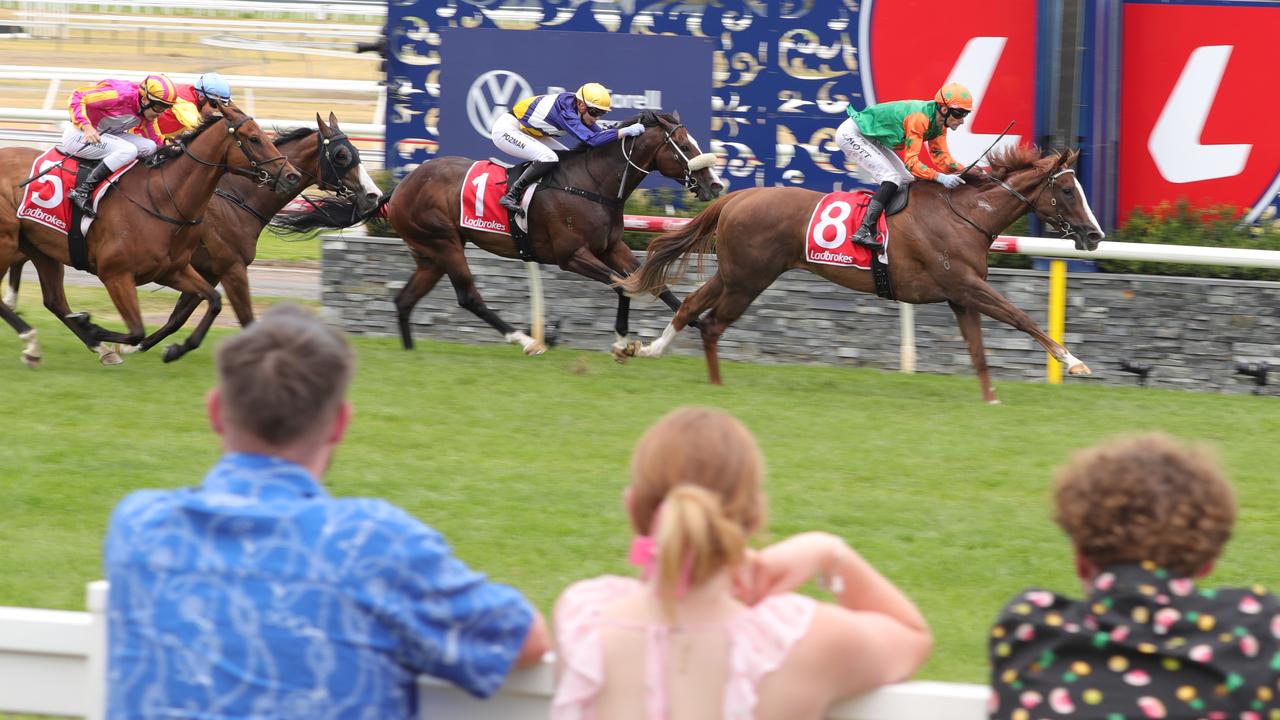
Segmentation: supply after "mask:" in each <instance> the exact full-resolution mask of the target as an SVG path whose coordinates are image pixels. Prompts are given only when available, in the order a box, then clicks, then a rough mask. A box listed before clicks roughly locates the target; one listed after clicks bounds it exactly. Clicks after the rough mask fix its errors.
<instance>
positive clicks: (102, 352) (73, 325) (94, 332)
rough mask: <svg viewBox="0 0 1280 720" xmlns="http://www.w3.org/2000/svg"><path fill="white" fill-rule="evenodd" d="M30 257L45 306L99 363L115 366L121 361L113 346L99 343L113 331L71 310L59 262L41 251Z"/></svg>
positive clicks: (83, 314)
mask: <svg viewBox="0 0 1280 720" xmlns="http://www.w3.org/2000/svg"><path fill="white" fill-rule="evenodd" d="M30 257H31V262H32V263H33V264H34V265H35V266H36V273H37V274H38V275H39V276H40V294H41V296H42V297H43V300H44V306H45V308H46V309H47V310H48V311H49V312H51V313H53V315H54V317H56V318H58V319H59V320H61V321H62V324H63V325H66V326H67V328H68V329H69V330H71V332H72V333H74V334H75V336H76V337H78V338H80V342H82V343H84V346H85V347H86V348H88V349H89V350H91V351H93V352H95V353H97V354H98V357H99V358H100V359H101V360H102V364H103V365H119V364H120V363H121V362H123V361H122V360H121V359H120V355H119V354H118V353H116V351H115V350H114V349H112V348H111V347H109V346H108V345H105V344H104V343H103V340H105V339H107V338H108V336H109V335H113V334H117V333H111V332H110V331H109V330H107V329H106V328H102V327H99V326H98V325H95V324H94V323H93V322H91V321H90V318H89V313H87V312H78V313H73V312H71V306H70V305H69V304H68V303H67V294H66V291H65V290H64V289H63V287H62V280H63V277H65V272H66V268H64V267H63V265H62V263H60V262H58V261H57V260H54V259H53V258H50V257H48V256H47V255H42V254H36V253H31V254H30Z"/></svg>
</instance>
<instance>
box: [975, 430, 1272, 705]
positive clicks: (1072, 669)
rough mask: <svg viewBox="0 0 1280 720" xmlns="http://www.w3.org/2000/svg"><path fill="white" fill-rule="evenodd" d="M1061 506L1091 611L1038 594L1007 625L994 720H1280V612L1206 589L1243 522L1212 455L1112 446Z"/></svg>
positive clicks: (1098, 452)
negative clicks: (1233, 531)
mask: <svg viewBox="0 0 1280 720" xmlns="http://www.w3.org/2000/svg"><path fill="white" fill-rule="evenodd" d="M1054 503H1055V512H1054V519H1055V521H1056V522H1057V523H1058V525H1059V526H1060V527H1061V528H1062V529H1063V531H1064V532H1065V533H1066V534H1067V536H1068V537H1069V538H1070V540H1071V544H1072V546H1073V548H1074V550H1075V569H1076V574H1077V575H1078V576H1079V577H1080V580H1081V581H1082V582H1083V583H1084V594H1085V598H1084V599H1082V600H1075V599H1071V598H1067V597H1064V596H1062V595H1058V594H1057V593H1054V592H1051V591H1048V590H1039V589H1032V590H1027V591H1024V592H1022V593H1019V594H1018V595H1017V596H1016V597H1014V598H1013V599H1012V600H1011V601H1010V602H1009V604H1008V605H1006V606H1005V608H1004V610H1003V611H1001V613H1000V616H999V618H998V619H997V621H996V624H995V627H994V628H993V629H992V631H991V638H990V656H991V685H992V688H993V691H994V692H993V695H992V708H991V717H992V718H993V719H994V718H999V719H1001V720H1027V719H1029V718H1036V719H1037V720H1039V719H1041V718H1044V719H1056V718H1071V720H1116V719H1123V718H1228V717H1229V718H1233V719H1234V718H1257V719H1258V720H1261V719H1262V718H1273V717H1280V697H1277V694H1278V693H1277V687H1278V686H1277V680H1278V679H1280V654H1277V652H1278V651H1280V643H1278V641H1277V634H1278V633H1280V603H1278V602H1277V600H1276V597H1275V596H1274V595H1272V594H1270V593H1269V592H1267V591H1266V590H1265V589H1263V588H1261V587H1257V586H1255V587H1251V588H1217V589H1210V588H1206V587H1199V586H1198V585H1197V584H1196V580H1197V579H1198V578H1202V577H1204V576H1205V575H1207V574H1208V573H1209V572H1210V571H1211V570H1212V569H1213V565H1214V562H1215V561H1216V560H1217V559H1218V557H1219V556H1220V555H1221V553H1222V549H1223V546H1224V545H1226V542H1227V540H1228V539H1229V538H1230V537H1231V529H1232V525H1233V524H1234V523H1235V517H1236V503H1235V497H1234V495H1233V493H1232V490H1231V486H1230V485H1229V484H1228V482H1227V480H1226V478H1225V477H1224V476H1223V475H1222V473H1221V472H1220V471H1219V469H1218V467H1217V464H1216V463H1215V461H1214V460H1213V459H1212V457H1211V456H1210V454H1209V453H1208V452H1207V451H1205V450H1204V449H1201V448H1187V447H1184V446H1183V445H1181V444H1180V443H1178V442H1177V441H1175V440H1174V439H1173V438H1171V437H1169V436H1167V435H1163V434H1147V435H1138V436H1134V437H1128V438H1121V439H1117V440H1113V441H1110V442H1106V443H1103V444H1101V445H1099V446H1097V447H1094V448H1090V449H1087V450H1083V451H1081V452H1079V453H1078V454H1077V455H1076V456H1075V458H1073V460H1072V461H1071V462H1070V463H1069V464H1068V465H1067V466H1065V467H1064V468H1062V469H1061V470H1060V471H1059V472H1058V475H1057V478H1056V481H1055V498H1054ZM1268 713H1270V714H1268Z"/></svg>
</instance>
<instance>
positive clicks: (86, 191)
mask: <svg viewBox="0 0 1280 720" xmlns="http://www.w3.org/2000/svg"><path fill="white" fill-rule="evenodd" d="M177 100H178V89H177V86H176V85H174V84H173V81H172V80H170V79H169V78H167V77H165V76H164V75H148V76H147V77H146V78H145V79H144V80H143V81H142V82H141V83H132V82H129V81H128V80H103V81H101V82H99V83H96V84H94V85H89V86H87V87H81V88H77V89H76V91H75V92H73V93H71V102H70V103H69V110H70V111H71V124H72V126H73V127H71V128H70V129H69V130H67V132H66V133H64V134H63V136H62V149H63V150H64V151H65V152H67V153H68V154H71V155H75V156H76V157H79V158H85V159H88V160H102V164H101V165H99V166H98V167H96V168H94V170H93V172H92V173H90V175H89V176H88V177H86V178H85V179H84V181H83V182H80V183H78V184H77V185H76V187H75V189H74V190H72V191H71V193H70V194H69V197H70V198H71V200H72V202H74V203H75V204H76V205H77V206H78V207H79V208H80V209H81V210H82V211H83V212H84V213H85V214H86V215H89V216H90V217H92V216H93V214H94V212H93V207H92V203H91V202H90V196H91V194H92V193H93V188H94V187H95V186H96V185H97V184H98V183H99V182H100V181H102V179H103V178H105V177H107V176H108V175H110V174H111V173H113V172H115V171H116V170H119V169H120V168H122V167H124V166H125V165H127V164H128V163H130V162H131V161H133V160H134V159H135V158H137V157H140V156H142V157H145V156H146V155H150V154H151V153H152V152H155V149H156V145H157V143H159V142H160V141H161V133H160V129H159V126H158V122H157V119H158V118H159V117H160V115H161V114H163V113H164V112H165V111H166V110H168V109H169V108H170V107H172V106H173V104H174V103H175V102H177ZM135 127H136V128H138V129H139V131H140V132H139V133H138V134H134V133H132V132H130V130H132V129H133V128H135Z"/></svg>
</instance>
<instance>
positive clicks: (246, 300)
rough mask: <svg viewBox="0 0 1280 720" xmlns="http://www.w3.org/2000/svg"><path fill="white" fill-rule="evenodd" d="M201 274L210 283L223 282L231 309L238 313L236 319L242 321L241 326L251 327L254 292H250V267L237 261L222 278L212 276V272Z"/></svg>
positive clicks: (223, 290)
mask: <svg viewBox="0 0 1280 720" xmlns="http://www.w3.org/2000/svg"><path fill="white" fill-rule="evenodd" d="M200 276H201V277H203V278H204V279H205V280H207V281H208V282H209V284H210V285H217V284H218V282H219V281H221V282H222V292H223V293H224V294H225V295H226V296H227V302H229V303H231V309H232V310H233V311H234V312H235V314H236V320H238V321H240V327H249V325H251V324H253V293H251V292H249V269H248V268H246V267H245V266H244V264H243V263H240V262H237V263H236V264H234V265H232V266H231V267H229V268H227V271H226V272H225V273H223V275H222V277H221V278H217V277H212V273H203V272H202V273H200Z"/></svg>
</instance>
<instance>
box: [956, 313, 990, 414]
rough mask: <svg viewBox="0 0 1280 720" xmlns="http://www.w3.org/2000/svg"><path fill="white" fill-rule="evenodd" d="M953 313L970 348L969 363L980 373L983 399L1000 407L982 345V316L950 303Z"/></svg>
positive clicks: (979, 382)
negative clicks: (992, 386)
mask: <svg viewBox="0 0 1280 720" xmlns="http://www.w3.org/2000/svg"><path fill="white" fill-rule="evenodd" d="M947 304H948V305H950V306H951V312H953V313H955V314H956V323H957V324H958V325H959V326H960V334H961V335H963V336H964V342H965V344H966V345H968V346H969V361H970V362H972V363H973V369H974V371H976V372H977V373H978V384H979V385H981V386H982V399H983V401H985V402H986V403H987V404H989V405H998V404H999V403H1000V400H999V399H998V398H996V392H995V390H993V389H992V388H991V370H990V369H989V368H988V367H987V350H986V348H985V347H983V344H982V316H981V315H979V314H978V311H977V310H974V309H973V308H971V307H966V306H964V305H958V304H956V303H954V302H948V303H947Z"/></svg>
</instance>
